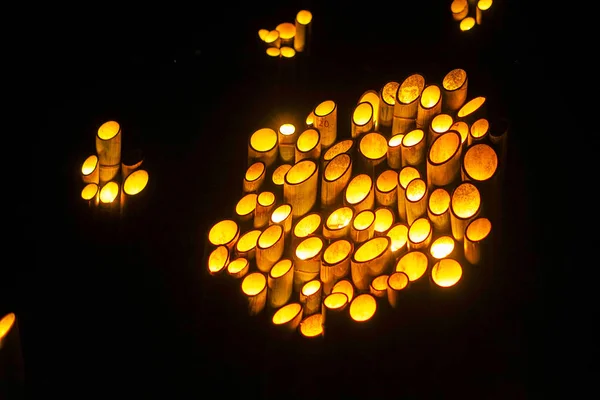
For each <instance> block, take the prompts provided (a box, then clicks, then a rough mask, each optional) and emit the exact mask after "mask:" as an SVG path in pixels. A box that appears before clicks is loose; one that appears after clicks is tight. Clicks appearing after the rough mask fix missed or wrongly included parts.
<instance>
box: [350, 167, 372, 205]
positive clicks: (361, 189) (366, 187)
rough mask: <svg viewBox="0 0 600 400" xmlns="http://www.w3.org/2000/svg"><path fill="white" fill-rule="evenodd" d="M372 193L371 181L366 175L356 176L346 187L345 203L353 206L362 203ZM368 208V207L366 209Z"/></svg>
mask: <svg viewBox="0 0 600 400" xmlns="http://www.w3.org/2000/svg"><path fill="white" fill-rule="evenodd" d="M372 191H373V180H372V179H371V177H370V176H369V175H367V174H358V175H356V176H354V178H352V179H351V180H350V183H348V186H347V187H346V194H345V197H346V202H347V203H348V204H349V205H351V206H355V205H357V204H360V203H361V202H363V201H364V200H365V199H367V197H368V196H369V194H370V193H372ZM367 208H370V207H367Z"/></svg>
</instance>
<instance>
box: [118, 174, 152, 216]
mask: <svg viewBox="0 0 600 400" xmlns="http://www.w3.org/2000/svg"><path fill="white" fill-rule="evenodd" d="M149 180H150V176H149V174H148V171H146V170H145V169H138V170H136V171H133V172H132V173H130V174H129V175H127V178H125V179H124V180H123V187H122V190H121V199H120V202H121V204H120V206H121V213H123V214H124V213H126V211H127V209H130V208H132V207H135V208H137V207H139V203H140V202H141V201H142V198H143V197H144V196H143V194H145V193H146V192H147V189H146V188H147V187H148V183H149ZM136 203H137V204H136Z"/></svg>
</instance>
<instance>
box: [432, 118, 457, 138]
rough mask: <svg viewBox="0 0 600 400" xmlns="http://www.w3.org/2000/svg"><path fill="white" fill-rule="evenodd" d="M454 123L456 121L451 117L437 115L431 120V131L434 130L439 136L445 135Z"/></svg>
mask: <svg viewBox="0 0 600 400" xmlns="http://www.w3.org/2000/svg"><path fill="white" fill-rule="evenodd" d="M453 123H454V120H453V118H452V116H451V115H449V114H437V115H436V116H435V117H433V119H432V120H431V130H433V131H434V132H435V133H438V134H439V133H444V132H447V131H448V130H449V129H450V127H451V126H452V124H453Z"/></svg>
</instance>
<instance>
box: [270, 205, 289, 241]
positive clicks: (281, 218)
mask: <svg viewBox="0 0 600 400" xmlns="http://www.w3.org/2000/svg"><path fill="white" fill-rule="evenodd" d="M272 224H280V225H281V226H283V232H284V233H285V236H286V237H287V236H289V235H290V233H291V232H292V205H291V204H288V203H285V204H281V205H279V206H277V207H276V208H275V209H274V210H273V212H272V213H271V217H270V218H269V225H272Z"/></svg>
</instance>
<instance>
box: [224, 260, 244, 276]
mask: <svg viewBox="0 0 600 400" xmlns="http://www.w3.org/2000/svg"><path fill="white" fill-rule="evenodd" d="M247 266H248V259H246V258H244V257H239V258H236V259H235V260H233V261H231V262H230V263H229V265H228V266H227V272H228V273H230V274H231V275H235V274H239V273H240V272H242V271H243V270H244V268H246V267H247Z"/></svg>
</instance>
